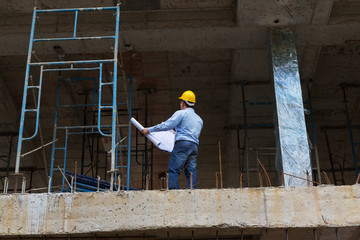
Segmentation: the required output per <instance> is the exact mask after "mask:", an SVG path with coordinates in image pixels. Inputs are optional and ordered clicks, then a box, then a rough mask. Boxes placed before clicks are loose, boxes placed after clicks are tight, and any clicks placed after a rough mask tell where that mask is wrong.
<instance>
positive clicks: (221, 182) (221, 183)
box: [219, 141, 223, 188]
mask: <svg viewBox="0 0 360 240" xmlns="http://www.w3.org/2000/svg"><path fill="white" fill-rule="evenodd" d="M219 166H220V174H219V175H220V188H223V179H222V165H221V143H220V141H219Z"/></svg>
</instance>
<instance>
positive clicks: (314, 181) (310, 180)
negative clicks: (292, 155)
mask: <svg viewBox="0 0 360 240" xmlns="http://www.w3.org/2000/svg"><path fill="white" fill-rule="evenodd" d="M283 174H285V175H288V176H290V177H294V178H298V179H301V180H304V181H307V179H305V178H302V177H298V176H295V175H292V174H289V173H286V172H283ZM309 181H310V182H312V183H316V184H317V185H320V183H318V182H316V181H313V180H309Z"/></svg>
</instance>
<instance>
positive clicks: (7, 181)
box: [4, 177, 9, 194]
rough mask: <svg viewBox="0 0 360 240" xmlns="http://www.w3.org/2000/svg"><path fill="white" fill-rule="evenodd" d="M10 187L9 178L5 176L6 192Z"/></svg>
mask: <svg viewBox="0 0 360 240" xmlns="http://www.w3.org/2000/svg"><path fill="white" fill-rule="evenodd" d="M8 188H9V178H7V177H5V180H4V193H5V194H6V193H7V191H8Z"/></svg>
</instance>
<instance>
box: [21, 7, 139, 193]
mask: <svg viewBox="0 0 360 240" xmlns="http://www.w3.org/2000/svg"><path fill="white" fill-rule="evenodd" d="M93 11H113V12H114V15H115V16H116V24H115V34H114V35H112V36H90V37H89V36H87V37H79V36H77V23H78V16H79V13H82V12H93ZM51 13H67V14H69V13H70V14H71V13H74V27H73V34H72V37H62V38H34V32H35V22H36V19H37V18H38V17H39V16H40V15H42V14H51ZM119 21H120V6H119V5H117V6H115V7H99V8H74V9H47V10H38V9H36V8H34V12H33V17H32V25H31V33H30V42H29V50H28V58H27V64H26V73H25V83H24V93H23V101H22V108H21V118H20V128H19V138H18V146H17V155H16V166H15V174H19V170H20V161H21V158H22V157H23V156H22V154H21V150H22V144H23V142H24V141H28V140H31V139H33V138H34V137H35V136H36V135H37V133H38V128H39V115H40V100H41V91H42V89H41V88H42V83H43V75H44V73H45V72H61V71H67V72H73V71H98V76H99V77H98V79H97V80H98V86H97V87H98V89H97V90H98V101H97V103H96V101H95V87H96V81H95V80H94V89H93V91H94V93H93V102H92V103H91V104H82V105H66V106H65V105H61V104H60V103H59V94H60V92H59V85H58V92H57V100H56V104H57V106H56V112H55V124H54V133H53V142H52V146H53V148H52V155H51V167H50V174H49V175H50V181H49V185H50V186H49V189H51V186H52V182H53V180H52V178H53V172H54V171H55V169H54V160H55V151H63V154H64V166H63V169H62V171H63V173H65V172H66V156H67V147H68V146H67V143H68V137H69V135H71V134H89V133H98V134H101V135H102V136H104V137H109V138H111V150H110V152H109V153H110V155H111V166H110V171H108V172H109V173H110V183H109V189H110V190H114V183H116V179H117V178H116V176H117V172H116V171H117V169H118V168H126V170H127V174H126V177H127V179H126V189H130V157H131V155H130V154H131V147H130V146H131V124H130V119H131V114H132V113H131V107H132V106H131V91H132V89H131V85H132V84H131V82H132V79H131V77H129V78H128V80H129V94H128V101H127V103H126V105H127V109H128V120H129V121H128V124H126V127H127V128H128V136H127V145H119V143H120V140H123V139H120V136H119V131H118V128H119V127H121V126H119V124H117V122H118V111H117V107H118V105H120V104H121V103H117V83H118V76H117V75H118V74H117V71H118V63H119V61H118V45H119ZM101 39H111V40H113V41H114V45H113V52H114V56H113V58H112V59H100V60H78V61H77V60H75V61H50V62H32V61H31V60H32V59H31V57H32V52H33V44H34V43H36V42H50V41H53V42H61V41H79V40H101ZM104 64H112V66H113V67H112V68H113V69H112V74H111V79H110V80H107V81H105V77H103V71H104ZM32 67H37V68H39V67H40V77H39V82H38V85H34V84H30V85H29V78H30V79H31V76H30V69H31V68H32ZM60 81H61V80H59V83H60ZM30 83H31V81H30ZM104 87H111V88H112V103H109V104H105V103H103V102H102V99H101V98H102V97H101V94H102V90H103V88H104ZM29 89H38V97H37V100H36V102H35V107H34V108H27V94H28V90H29ZM79 106H80V107H87V106H93V107H94V106H95V107H97V108H98V109H97V113H98V119H97V125H93V126H58V109H59V108H61V107H79ZM104 111H109V112H110V111H111V124H110V125H102V123H101V115H102V112H104ZM28 112H33V113H35V114H36V121H35V133H34V134H33V135H32V136H30V137H24V136H23V133H24V123H25V115H26V113H28ZM123 127H124V126H123ZM74 129H78V130H79V129H80V130H81V132H76V133H74V132H72V131H73V130H74ZM58 130H64V131H65V146H62V147H57V146H56V144H55V142H56V135H57V131H58ZM119 148H125V149H127V161H126V164H124V165H121V166H119V165H118V164H117V158H118V150H119ZM65 180H66V179H65V175H64V176H63V181H62V182H63V188H64V185H65Z"/></svg>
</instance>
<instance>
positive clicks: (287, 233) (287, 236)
mask: <svg viewBox="0 0 360 240" xmlns="http://www.w3.org/2000/svg"><path fill="white" fill-rule="evenodd" d="M285 239H286V240H289V231H288V229H286V230H285Z"/></svg>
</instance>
